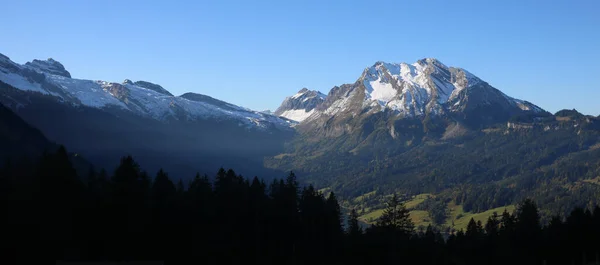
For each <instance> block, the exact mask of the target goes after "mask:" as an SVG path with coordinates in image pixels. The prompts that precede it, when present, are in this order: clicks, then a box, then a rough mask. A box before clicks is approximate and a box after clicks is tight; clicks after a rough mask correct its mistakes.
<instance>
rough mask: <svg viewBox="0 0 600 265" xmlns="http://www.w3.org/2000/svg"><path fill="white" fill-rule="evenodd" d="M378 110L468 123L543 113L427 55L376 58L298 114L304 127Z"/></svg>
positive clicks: (392, 116)
mask: <svg viewBox="0 0 600 265" xmlns="http://www.w3.org/2000/svg"><path fill="white" fill-rule="evenodd" d="M299 95H302V93H298V94H296V95H295V96H292V97H289V98H286V100H285V101H284V104H283V105H285V106H287V105H289V103H290V101H291V102H294V103H295V102H298V100H296V101H292V100H293V99H294V97H298V96H299ZM283 105H282V107H283ZM290 109H292V110H293V109H294V108H284V109H283V110H284V112H280V113H276V114H279V115H282V114H288V113H285V111H289V110H290ZM473 111H476V113H473ZM382 112H383V113H387V114H386V115H387V116H389V117H390V118H393V119H402V118H417V119H423V118H425V117H429V118H434V117H453V118H454V119H461V120H462V119H465V118H472V123H473V124H475V123H479V122H483V123H482V124H483V125H485V124H488V123H490V122H492V123H493V122H499V121H501V120H503V119H508V118H510V116H513V115H515V114H520V113H522V112H530V113H540V114H543V113H545V111H544V110H542V109H541V108H539V107H537V106H535V105H533V104H531V103H529V102H527V101H523V100H519V99H515V98H512V97H509V96H507V95H506V94H504V93H502V92H501V91H499V90H497V89H496V88H494V87H492V86H490V85H489V84H488V83H486V82H485V81H483V80H481V79H480V78H478V77H476V76H475V75H473V74H471V73H470V72H468V71H467V70H465V69H462V68H458V67H448V66H446V65H445V64H443V63H442V62H440V61H438V60H436V59H432V58H426V59H421V60H418V61H417V62H415V63H412V64H408V63H399V64H396V63H385V62H377V63H375V64H374V65H372V66H371V67H368V68H366V69H365V70H364V71H363V73H362V75H361V76H360V77H359V78H358V80H357V81H356V82H355V83H353V84H345V85H341V86H336V87H334V88H333V89H331V91H330V92H329V94H328V95H327V96H326V97H325V99H324V100H323V101H322V102H320V103H318V104H317V105H316V106H314V108H313V109H312V110H311V112H310V113H309V114H308V115H306V116H304V117H303V118H304V119H298V120H299V121H302V125H303V126H301V127H304V128H306V127H315V126H316V127H322V126H325V124H328V125H331V124H332V121H331V118H334V120H335V118H336V117H337V118H340V121H341V120H347V119H348V118H352V119H356V118H358V117H367V116H369V115H373V114H377V113H382ZM288 115H289V114H288ZM282 116H283V115H282ZM342 118H343V119H342ZM334 123H335V122H334ZM309 124H310V125H309Z"/></svg>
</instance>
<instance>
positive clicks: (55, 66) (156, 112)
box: [0, 54, 291, 129]
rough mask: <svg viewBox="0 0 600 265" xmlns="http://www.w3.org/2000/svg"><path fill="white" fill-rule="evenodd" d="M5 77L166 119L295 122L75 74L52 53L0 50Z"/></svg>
mask: <svg viewBox="0 0 600 265" xmlns="http://www.w3.org/2000/svg"><path fill="white" fill-rule="evenodd" d="M0 81H2V82H5V83H7V84H9V85H11V86H13V87H15V88H17V89H20V90H23V91H31V92H37V93H41V94H45V95H51V96H55V97H57V98H60V100H61V101H63V102H65V103H68V104H73V105H83V106H87V107H94V108H100V109H103V108H109V107H118V108H120V109H122V110H126V111H130V112H132V113H135V114H137V115H140V116H144V117H151V118H153V119H157V120H162V121H167V120H169V119H186V120H191V121H193V120H199V119H200V120H201V119H219V120H235V121H237V122H239V124H240V125H244V126H246V127H251V128H258V129H267V128H271V127H277V128H288V127H289V125H290V123H291V122H290V121H289V120H284V119H280V118H278V117H276V116H273V115H268V114H264V113H261V112H257V111H252V110H249V109H246V108H242V107H238V106H235V105H233V104H229V103H226V102H223V101H220V100H216V99H213V98H211V97H209V96H204V95H200V94H192V93H187V94H184V95H182V96H178V97H177V96H173V95H172V94H171V93H170V92H169V91H167V90H166V89H164V88H163V87H161V86H160V85H157V84H153V83H150V82H146V81H137V82H132V81H131V80H128V79H127V80H125V81H124V82H123V83H116V82H107V81H95V80H82V79H75V78H71V75H70V73H69V72H68V71H67V70H66V69H65V67H64V66H63V65H62V64H61V63H59V62H57V61H55V60H53V59H48V60H33V61H32V62H28V63H26V64H25V65H19V64H16V63H14V62H12V61H11V60H10V59H9V58H8V57H6V56H4V55H1V54H0ZM15 104H26V103H24V102H15Z"/></svg>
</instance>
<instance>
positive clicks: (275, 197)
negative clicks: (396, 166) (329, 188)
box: [0, 147, 600, 264]
mask: <svg viewBox="0 0 600 265" xmlns="http://www.w3.org/2000/svg"><path fill="white" fill-rule="evenodd" d="M70 160H71V159H70V158H69V156H68V155H67V152H66V150H65V149H64V148H63V147H61V148H59V149H58V151H56V152H53V153H46V154H45V155H43V156H42V157H41V159H39V160H35V161H31V162H29V163H28V162H19V163H12V162H7V163H6V164H4V166H3V167H2V170H0V182H1V185H0V187H2V189H1V190H0V211H2V212H3V213H4V217H3V218H1V219H0V227H1V229H2V232H1V233H2V235H3V236H2V237H1V239H0V240H1V241H2V245H3V246H5V247H3V248H2V254H1V255H2V258H3V260H9V261H14V262H10V263H11V264H33V263H34V262H38V263H40V262H41V263H50V262H54V261H56V260H66V261H99V260H164V261H166V264H190V263H202V264H241V263H243V264H372V263H375V264H399V263H409V264H415V263H418V264H482V263H486V264H507V263H513V264H514V263H515V262H519V263H520V262H523V264H524V263H528V264H541V262H542V261H546V262H547V263H546V264H581V263H582V262H585V261H586V260H587V261H593V260H594V259H596V260H597V257H598V250H599V249H600V245H599V244H598V241H597V240H596V239H597V238H598V237H600V230H599V229H598V227H600V208H598V207H596V208H594V209H587V210H584V209H576V210H574V211H573V212H572V213H571V214H570V215H569V216H567V217H566V218H560V217H554V218H552V219H551V221H550V222H549V223H548V225H542V224H541V223H540V216H539V212H538V209H537V207H536V205H535V203H533V202H532V201H531V200H524V201H523V202H521V203H520V204H519V205H518V207H517V209H516V211H515V212H514V213H512V214H511V213H510V212H503V213H497V214H496V213H495V214H493V215H492V216H491V217H490V218H489V219H488V220H487V222H481V221H479V222H476V221H474V220H471V221H470V222H469V224H468V226H467V229H466V230H465V231H462V230H461V231H458V232H456V233H452V234H449V235H448V234H442V233H440V232H439V231H436V230H435V229H434V228H433V227H431V226H429V227H428V228H427V229H424V230H419V229H415V227H414V224H413V222H412V221H411V219H410V217H409V212H408V210H407V207H406V205H405V204H404V203H402V202H401V201H400V199H399V197H397V196H395V195H394V196H392V197H390V198H389V199H388V200H387V202H386V207H385V210H384V211H383V213H382V216H381V218H379V220H378V221H377V222H376V223H375V224H373V225H372V226H370V227H368V228H367V229H363V228H362V227H361V226H360V225H359V223H358V220H357V218H358V215H357V213H356V211H351V212H350V214H349V215H348V216H346V215H345V214H343V213H342V210H341V209H340V205H339V203H338V199H337V197H336V195H335V194H333V193H328V194H323V193H321V192H318V191H316V190H315V189H314V188H313V187H312V186H307V187H301V186H300V185H299V184H298V182H297V179H296V176H295V175H294V174H293V173H290V174H289V175H288V176H287V177H286V178H285V179H279V180H274V181H272V182H270V183H265V182H264V181H261V180H260V179H259V178H254V179H253V180H252V181H250V180H248V179H247V178H244V177H242V176H239V175H237V174H236V173H235V172H234V171H233V170H227V171H226V170H224V169H220V170H219V171H218V172H217V173H216V174H215V175H214V176H201V175H197V176H196V177H195V178H194V179H193V181H191V182H189V183H183V182H182V181H181V180H180V179H179V178H178V177H176V176H173V177H170V176H169V175H168V173H167V172H166V171H163V170H160V171H158V172H157V173H156V174H152V175H150V174H149V173H147V172H145V171H143V170H142V169H141V168H139V166H138V165H137V163H136V162H135V160H134V159H133V158H132V157H123V158H122V159H121V162H120V164H119V165H118V167H116V169H115V170H114V171H109V172H107V171H105V170H99V171H96V170H94V169H93V168H91V169H90V170H89V173H88V174H87V175H85V176H82V175H78V174H77V172H76V171H75V170H74V168H73V167H72V165H71V161H70ZM345 223H346V224H345Z"/></svg>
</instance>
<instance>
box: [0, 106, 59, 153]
mask: <svg viewBox="0 0 600 265" xmlns="http://www.w3.org/2000/svg"><path fill="white" fill-rule="evenodd" d="M54 148H56V146H55V145H54V144H52V143H51V142H50V141H48V139H46V137H45V136H44V135H43V134H42V132H40V131H39V130H38V129H35V128H33V127H31V126H30V125H29V124H27V123H26V122H25V121H23V120H22V119H21V118H19V117H18V116H17V115H15V114H14V113H13V112H12V111H11V110H9V109H7V108H6V107H4V106H2V105H0V161H3V162H4V161H5V159H7V158H21V157H22V156H27V157H37V156H39V155H41V154H42V153H43V152H44V151H46V150H49V149H54Z"/></svg>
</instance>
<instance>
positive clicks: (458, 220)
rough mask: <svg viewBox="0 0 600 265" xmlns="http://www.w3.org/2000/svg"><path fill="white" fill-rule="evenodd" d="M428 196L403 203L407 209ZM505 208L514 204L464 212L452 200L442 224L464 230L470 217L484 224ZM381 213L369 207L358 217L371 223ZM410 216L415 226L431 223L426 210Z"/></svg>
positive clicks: (509, 208)
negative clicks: (475, 211)
mask: <svg viewBox="0 0 600 265" xmlns="http://www.w3.org/2000/svg"><path fill="white" fill-rule="evenodd" d="M429 196H432V195H431V194H419V195H417V196H415V197H414V198H413V199H411V200H408V201H405V202H404V203H405V205H406V208H407V209H413V208H414V207H416V206H417V205H419V204H420V203H422V202H423V201H425V199H427V198H428V197H429ZM505 209H506V210H507V211H508V212H510V213H512V212H513V211H514V209H515V206H514V205H508V206H505V207H498V208H495V209H490V210H487V211H485V212H481V213H471V212H464V211H463V208H462V205H456V204H454V203H453V202H450V203H449V204H448V210H449V211H450V214H449V216H448V219H447V220H446V224H444V226H446V227H454V229H456V230H461V229H463V230H466V228H467V224H468V223H469V221H470V220H471V218H473V219H475V221H481V222H482V223H484V224H485V222H486V221H487V219H488V217H490V216H491V215H492V214H493V213H494V212H496V213H498V215H501V214H502V212H504V210H505ZM382 214H383V209H371V210H370V211H369V212H368V213H366V214H364V215H362V216H360V217H359V219H360V220H361V221H362V222H365V223H367V224H373V223H374V222H375V221H376V220H377V218H379V217H380V216H381V215H382ZM410 217H411V219H412V221H413V222H414V223H415V227H418V226H427V225H429V224H431V219H430V218H429V214H428V213H427V211H421V210H411V211H410ZM453 222H454V226H453V225H452V223H453Z"/></svg>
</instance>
